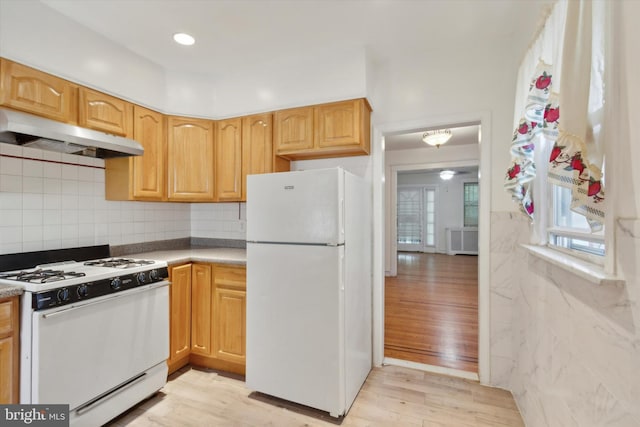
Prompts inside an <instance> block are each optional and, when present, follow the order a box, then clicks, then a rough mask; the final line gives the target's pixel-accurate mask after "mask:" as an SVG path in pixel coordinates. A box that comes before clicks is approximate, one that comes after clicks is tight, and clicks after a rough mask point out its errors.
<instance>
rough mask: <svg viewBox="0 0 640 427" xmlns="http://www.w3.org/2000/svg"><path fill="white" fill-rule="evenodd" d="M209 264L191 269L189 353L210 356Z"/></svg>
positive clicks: (210, 297) (210, 294) (195, 265)
mask: <svg viewBox="0 0 640 427" xmlns="http://www.w3.org/2000/svg"><path fill="white" fill-rule="evenodd" d="M211 270H212V266H211V265H210V264H193V265H192V268H191V352H192V353H194V354H201V355H204V356H210V355H211V313H212V311H211V309H212V307H211V305H212V304H211V303H212V293H211V291H212V289H211V287H212V284H211V273H212V271H211Z"/></svg>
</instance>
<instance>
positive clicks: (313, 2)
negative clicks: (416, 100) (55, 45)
mask: <svg viewBox="0 0 640 427" xmlns="http://www.w3.org/2000/svg"><path fill="white" fill-rule="evenodd" d="M1 1H6V0H1ZM41 1H42V3H44V4H46V5H48V6H49V7H52V8H54V9H56V10H57V11H59V12H60V13H62V14H64V15H66V16H68V17H70V18H71V19H73V20H76V21H78V22H80V23H82V24H84V25H86V26H87V27H89V28H91V29H92V30H94V31H96V32H98V33H100V34H102V35H104V36H105V37H107V38H108V39H111V40H112V41H114V42H116V43H118V44H120V45H122V46H126V47H127V48H128V49H130V50H131V51H133V52H135V53H137V54H139V55H141V56H143V57H145V58H147V59H149V60H151V61H152V62H154V63H156V64H159V65H161V66H162V67H164V68H166V69H167V70H175V71H181V72H197V73H212V74H213V73H215V72H216V70H220V69H225V70H229V69H232V70H234V69H240V68H246V67H256V70H259V68H257V66H258V65H259V64H261V63H265V62H268V61H277V60H278V59H280V58H291V57H295V56H296V55H308V54H309V53H313V52H318V53H323V54H326V53H328V52H329V53H330V52H332V51H333V50H343V51H344V49H366V52H367V54H368V55H369V56H370V58H371V60H372V61H388V60H391V59H392V58H393V57H394V56H395V55H403V54H406V53H407V52H413V53H415V52H420V53H421V54H425V53H427V52H429V51H441V50H443V49H456V50H459V49H462V48H464V49H471V48H483V47H486V46H491V45H495V44H498V43H499V44H500V45H506V46H507V47H508V48H510V49H514V52H518V51H520V52H521V51H524V49H525V48H526V45H527V44H528V43H529V41H530V40H529V39H530V37H531V34H533V31H534V29H535V28H536V26H537V25H538V23H539V21H540V20H541V17H542V15H543V13H544V12H543V10H544V8H545V7H547V5H548V4H550V3H553V1H554V0H179V1H178V0H127V1H124V0H86V1H79V0H41ZM175 32H187V33H190V34H192V35H193V36H194V37H195V38H196V44H195V45H193V46H190V47H183V46H179V45H177V44H175V43H174V42H173V40H172V35H173V33H175ZM325 65H326V64H325Z"/></svg>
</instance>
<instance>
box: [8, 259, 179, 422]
mask: <svg viewBox="0 0 640 427" xmlns="http://www.w3.org/2000/svg"><path fill="white" fill-rule="evenodd" d="M93 248H99V249H98V250H97V251H96V250H94V249H93ZM85 249H88V250H85ZM96 254H97V256H98V257H99V258H89V259H87V257H91V256H95V255H96ZM108 255H109V253H108V247H106V248H105V247H91V248H77V250H64V251H60V254H58V253H57V251H46V252H45V251H43V252H34V253H26V254H11V255H0V270H5V269H6V268H7V266H9V267H11V271H2V272H0V284H10V285H19V286H22V287H23V288H24V290H25V292H24V294H23V296H22V300H21V325H20V327H21V339H20V341H21V359H20V403H23V404H55V403H58V404H68V405H69V410H70V413H69V419H70V422H71V425H72V426H84V425H87V426H95V425H101V424H104V423H105V422H107V421H109V420H110V419H112V418H114V417H115V416H117V415H119V414H120V413H122V412H123V411H125V410H126V409H128V408H130V407H131V406H133V405H135V404H136V403H137V402H139V401H141V400H143V399H144V398H146V397H148V396H149V395H151V394H153V393H155V392H156V391H158V390H159V389H160V388H161V387H162V386H164V384H165V382H166V377H167V365H166V359H167V358H168V356H169V282H168V281H167V277H168V270H167V264H166V262H164V261H153V260H141V259H130V258H113V257H109V256H108ZM67 256H68V257H69V258H68V259H67V260H65V258H61V257H67ZM76 260H82V261H76ZM41 261H42V262H41ZM52 261H53V262H52ZM28 263H32V265H31V266H29V267H26V265H28ZM16 267H17V268H16Z"/></svg>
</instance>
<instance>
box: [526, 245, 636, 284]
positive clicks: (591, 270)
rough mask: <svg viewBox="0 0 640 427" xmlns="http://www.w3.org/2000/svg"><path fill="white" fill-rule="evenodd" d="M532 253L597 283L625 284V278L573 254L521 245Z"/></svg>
mask: <svg viewBox="0 0 640 427" xmlns="http://www.w3.org/2000/svg"><path fill="white" fill-rule="evenodd" d="M520 246H522V247H523V248H525V249H526V250H527V251H528V252H529V253H530V254H531V255H533V256H535V257H538V258H540V259H542V260H544V261H546V262H548V263H550V264H553V265H555V266H557V267H560V268H562V269H563V270H565V271H568V272H569V273H572V274H574V275H576V276H578V277H580V278H582V279H584V280H586V281H588V282H591V283H593V284H595V285H623V284H624V283H625V280H624V279H622V278H620V277H618V276H615V275H613V274H609V273H606V272H605V271H604V268H602V266H600V265H596V264H592V263H590V262H587V261H584V260H581V259H578V258H575V257H572V256H571V255H567V254H564V253H562V252H559V251H555V250H553V249H551V248H548V247H546V246H536V245H524V244H522V245H520Z"/></svg>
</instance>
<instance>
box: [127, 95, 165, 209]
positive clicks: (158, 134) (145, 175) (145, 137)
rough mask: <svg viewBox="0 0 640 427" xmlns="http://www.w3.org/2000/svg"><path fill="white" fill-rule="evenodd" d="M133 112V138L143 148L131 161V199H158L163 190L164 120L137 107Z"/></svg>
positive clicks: (158, 115)
mask: <svg viewBox="0 0 640 427" xmlns="http://www.w3.org/2000/svg"><path fill="white" fill-rule="evenodd" d="M133 112H134V116H133V118H134V122H133V139H135V140H136V141H138V142H139V143H140V144H142V146H143V147H144V154H143V155H142V156H134V157H132V158H131V160H132V168H133V170H132V171H131V175H132V176H133V198H134V199H144V200H162V198H163V197H164V194H165V188H166V184H165V179H164V176H165V174H164V168H165V161H164V157H165V148H166V147H165V138H164V135H165V134H164V129H165V127H164V117H163V115H162V114H160V113H157V112H155V111H151V110H148V109H146V108H143V107H139V106H137V105H136V106H135V107H134V110H133Z"/></svg>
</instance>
